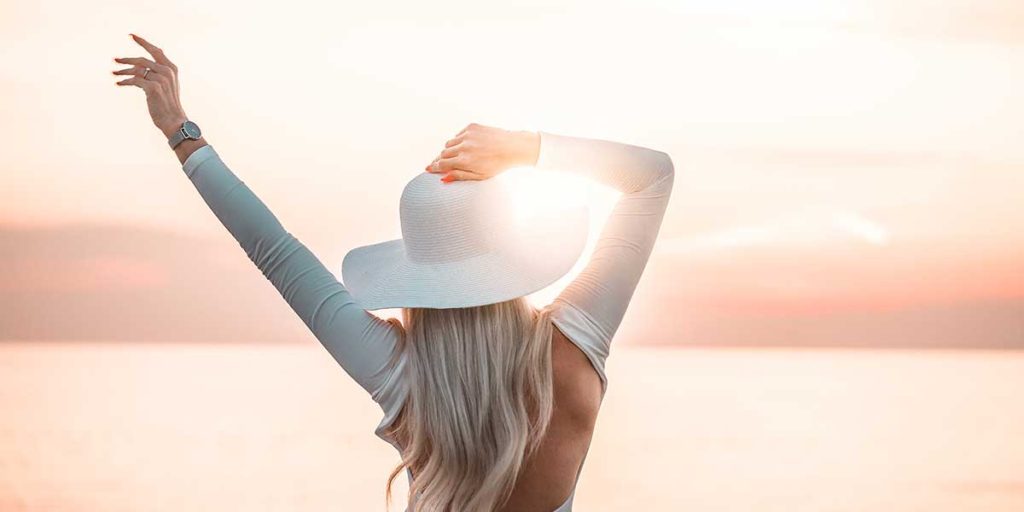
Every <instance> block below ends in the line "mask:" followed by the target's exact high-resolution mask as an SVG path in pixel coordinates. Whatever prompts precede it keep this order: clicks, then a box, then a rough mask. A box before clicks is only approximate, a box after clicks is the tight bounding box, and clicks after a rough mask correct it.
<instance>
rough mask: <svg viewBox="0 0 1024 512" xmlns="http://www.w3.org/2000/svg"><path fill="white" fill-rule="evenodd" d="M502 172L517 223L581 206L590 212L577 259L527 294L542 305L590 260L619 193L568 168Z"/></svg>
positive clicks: (523, 223) (519, 168) (519, 169)
mask: <svg viewBox="0 0 1024 512" xmlns="http://www.w3.org/2000/svg"><path fill="white" fill-rule="evenodd" d="M505 175H506V176H505V178H506V179H507V183H508V187H509V191H510V194H511V196H512V208H513V210H514V212H513V214H514V217H515V221H516V222H517V223H519V224H520V225H525V224H527V223H530V222H533V221H534V220H535V219H538V218H543V217H549V216H551V215H557V214H558V213H559V212H567V211H570V210H575V209H577V208H580V207H585V208H587V210H588V212H589V214H590V226H589V233H588V235H587V245H586V247H584V249H583V254H582V256H581V257H580V259H579V261H577V262H576V265H574V266H573V268H572V269H571V270H570V271H569V272H568V273H567V274H566V275H565V276H563V277H562V278H561V279H559V280H558V281H556V282H555V283H553V284H551V285H550V286H548V287H546V288H544V289H543V290H540V291H538V292H535V293H533V294H531V295H530V296H529V297H528V299H529V301H530V303H531V304H533V305H534V306H536V307H541V306H543V305H545V304H548V303H550V302H551V301H552V300H554V299H555V297H557V296H558V294H559V293H560V292H561V291H562V289H564V288H565V286H566V285H568V284H569V283H570V282H571V281H572V280H573V279H574V278H575V277H576V276H577V275H578V274H579V273H580V271H581V270H583V268H584V267H585V266H586V264H587V262H588V261H590V255H591V253H592V252H593V250H594V246H595V244H596V242H597V238H598V236H599V235H600V230H601V227H602V226H604V222H605V220H607V218H608V214H609V213H611V210H612V208H613V207H614V205H615V200H616V199H617V198H618V196H619V195H620V194H619V192H617V191H615V190H612V189H611V188H609V187H606V186H603V185H598V184H597V183H595V182H594V181H592V180H589V179H586V178H584V177H583V176H580V175H578V174H575V173H570V172H563V171H555V170H538V169H536V168H534V167H516V168H513V169H509V170H508V171H505Z"/></svg>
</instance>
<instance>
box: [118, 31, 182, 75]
mask: <svg viewBox="0 0 1024 512" xmlns="http://www.w3.org/2000/svg"><path fill="white" fill-rule="evenodd" d="M129 35H131V36H132V39H133V40H134V41H135V42H136V43H139V46H141V47H142V48H143V49H144V50H146V53H148V54H150V55H151V56H152V57H153V60H154V61H156V62H158V63H160V64H161V65H164V66H167V67H169V68H173V67H174V64H173V63H172V62H171V61H170V59H168V58H167V56H166V55H164V51H163V50H161V49H160V48H157V47H156V45H154V44H153V43H150V42H149V41H146V40H145V39H143V38H142V37H139V36H137V35H135V34H129Z"/></svg>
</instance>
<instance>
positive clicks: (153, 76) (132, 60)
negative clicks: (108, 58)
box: [114, 57, 175, 87]
mask: <svg viewBox="0 0 1024 512" xmlns="http://www.w3.org/2000/svg"><path fill="white" fill-rule="evenodd" d="M114 62H120V63H121V64H133V65H134V66H135V68H138V70H137V71H129V70H121V72H120V73H118V72H114V74H115V75H129V74H130V75H139V76H142V77H143V78H144V79H145V80H147V81H150V82H159V83H161V84H164V85H166V86H168V87H174V83H175V78H174V71H172V70H171V68H169V67H167V66H164V65H163V64H157V63H155V62H153V61H151V60H149V59H146V58H143V57H115V58H114ZM147 68H148V69H149V73H146V69H147Z"/></svg>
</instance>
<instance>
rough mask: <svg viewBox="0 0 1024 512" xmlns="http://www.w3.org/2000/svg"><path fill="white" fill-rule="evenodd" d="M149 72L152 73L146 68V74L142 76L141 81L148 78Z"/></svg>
mask: <svg viewBox="0 0 1024 512" xmlns="http://www.w3.org/2000/svg"><path fill="white" fill-rule="evenodd" d="M150 71H152V70H151V69H149V68H146V72H145V73H143V74H142V79H143V80H146V77H148V76H149V72H150Z"/></svg>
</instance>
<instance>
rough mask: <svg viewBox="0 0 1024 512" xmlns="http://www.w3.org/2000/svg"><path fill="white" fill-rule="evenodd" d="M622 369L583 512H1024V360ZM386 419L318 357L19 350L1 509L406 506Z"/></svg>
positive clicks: (624, 361)
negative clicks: (392, 495) (392, 502)
mask: <svg viewBox="0 0 1024 512" xmlns="http://www.w3.org/2000/svg"><path fill="white" fill-rule="evenodd" d="M608 369H609V373H610V378H611V384H610V387H609V390H608V395H607V397H606V399H605V404H604V407H603V411H602V413H601V414H602V415H601V418H600V419H599V420H598V429H597V432H596V434H595V439H594V444H593V445H592V447H591V453H590V455H589V456H588V458H587V463H586V466H585V468H584V470H583V475H582V477H581V480H580V483H579V487H578V490H577V498H576V508H577V509H578V510H581V511H621V510H694V511H709V510H714V511H745V512H746V511H751V510H757V511H779V512H782V511H864V510H885V511H917V510H921V511H925V510H927V511H930V512H942V511H964V510H984V511H1019V510H1024V442H1022V441H1021V440H1022V439H1024V399H1022V396H1021V395H1022V391H1024V354H1018V353H1014V352H993V351H978V352H969V351H853V350H747V349H744V350H693V349H648V348H635V347H629V346H617V347H615V348H614V349H613V352H612V357H611V359H610V360H609V368H608ZM380 417H381V413H380V410H379V409H378V408H377V407H376V405H374V404H373V402H372V401H371V400H370V399H369V398H368V397H367V396H366V395H365V393H363V391H362V390H361V389H359V388H358V387H357V386H356V385H355V384H354V383H352V382H351V381H350V380H349V379H348V377H347V376H346V375H345V374H344V373H343V371H342V370H341V369H340V368H339V367H338V366H337V365H336V364H335V363H334V361H333V360H332V359H331V358H330V357H329V356H328V354H327V353H326V352H325V351H324V350H323V349H322V348H320V347H319V346H316V345H311V346H307V345H242V344H238V345H226V344H225V345H190V344H185V345H172V344H140V345H127V344H116V343H0V510H2V511H4V512H8V511H10V512H18V511H51V512H65V511H94V510H103V511H108V512H120V511H141V510H145V511H154V512H160V511H168V512H170V511H175V512H179V511H182V510H188V511H224V510H247V511H254V512H263V511H277V510H280V511H285V510H287V511H292V510H308V511H330V510H337V511H351V510H359V511H362V510H384V505H383V488H384V480H385V477H386V475H387V473H388V471H389V470H390V468H391V467H392V466H393V465H394V464H395V463H396V462H397V454H396V453H394V451H393V450H392V449H391V448H390V447H389V446H388V445H386V444H385V443H383V442H382V441H379V440H377V438H375V437H374V436H373V434H372V430H373V427H374V426H376V424H377V422H378V421H379V419H380ZM399 490H400V493H399V494H398V498H399V500H400V499H401V497H402V493H404V490H405V487H404V485H403V486H401V487H400V488H399ZM392 509H393V510H398V509H399V508H398V507H393V508H392Z"/></svg>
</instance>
